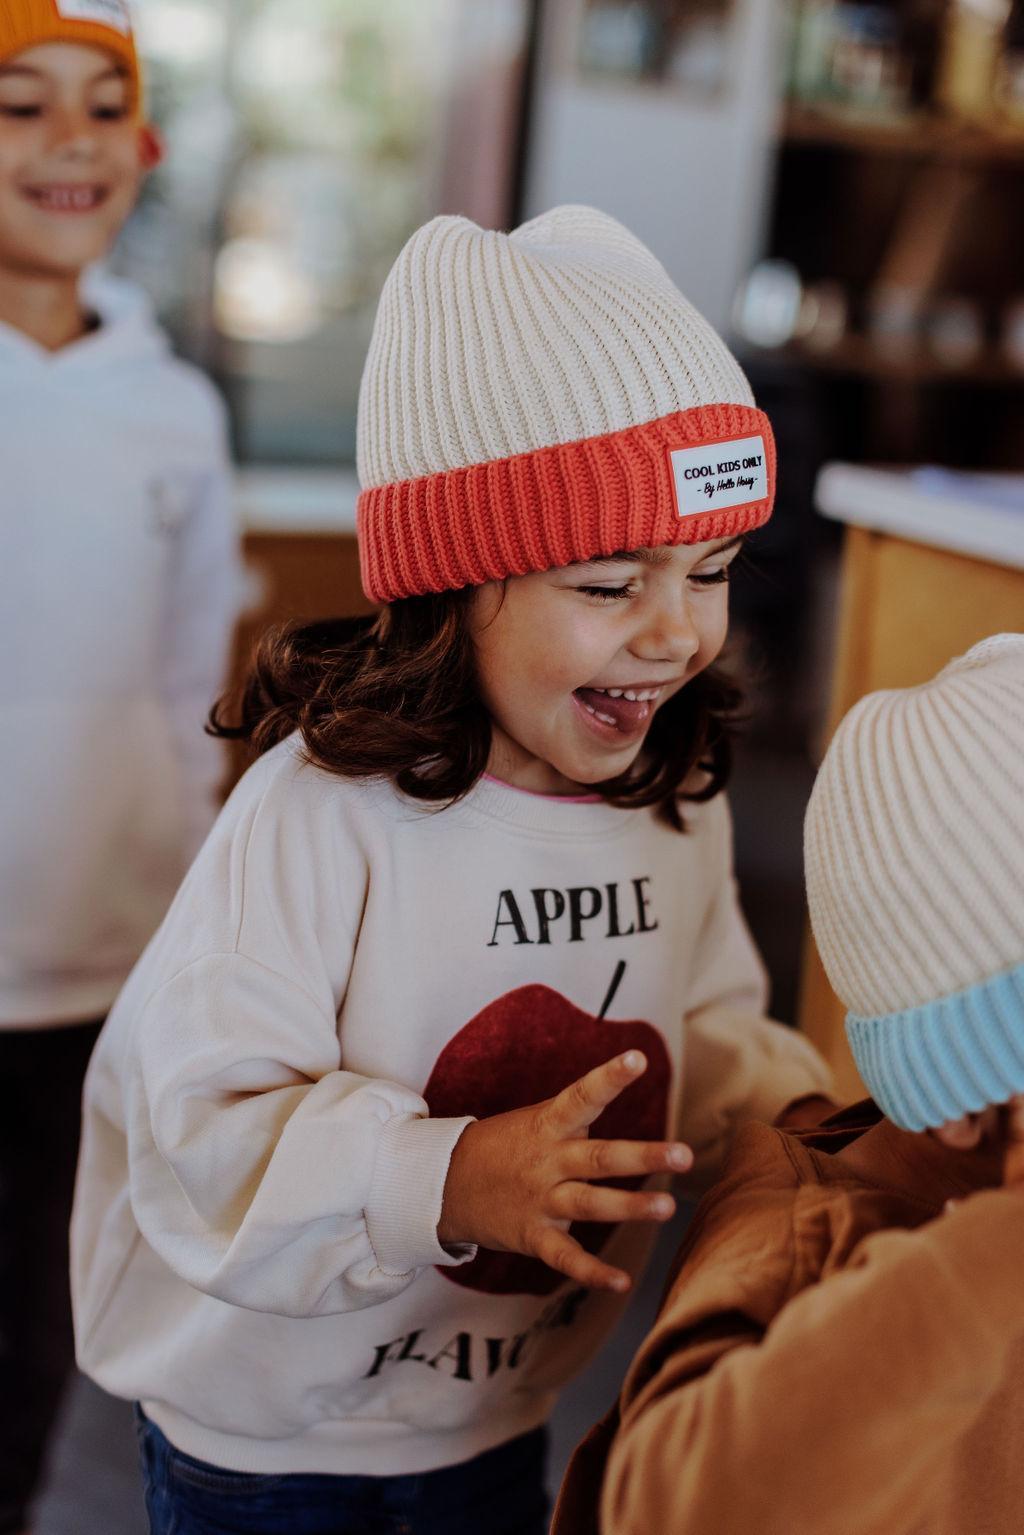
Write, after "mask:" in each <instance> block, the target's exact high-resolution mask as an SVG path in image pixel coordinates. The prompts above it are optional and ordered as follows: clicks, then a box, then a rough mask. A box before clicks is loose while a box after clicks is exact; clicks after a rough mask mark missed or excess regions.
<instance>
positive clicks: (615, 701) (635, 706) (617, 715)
mask: <svg viewBox="0 0 1024 1535" xmlns="http://www.w3.org/2000/svg"><path fill="white" fill-rule="evenodd" d="M576 697H577V698H579V699H581V700H582V701H583V703H585V704H589V705H590V707H591V708H592V709H596V710H597V711H598V713H599V714H606V715H608V717H609V718H610V719H613V720H614V721H615V728H616V730H621V731H624V732H631V731H634V730H639V729H640V727H641V726H642V725H644V724H646V722H647V720H648V719H649V718H650V713H651V705H650V701H649V700H647V699H645V700H644V701H643V702H640V701H639V700H634V699H631V698H609V696H608V694H607V693H599V692H598V690H597V688H577V689H576Z"/></svg>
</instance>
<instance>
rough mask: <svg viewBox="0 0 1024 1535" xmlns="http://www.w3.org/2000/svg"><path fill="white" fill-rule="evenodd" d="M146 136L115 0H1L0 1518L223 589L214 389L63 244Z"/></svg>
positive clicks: (92, 214) (214, 677)
mask: <svg viewBox="0 0 1024 1535" xmlns="http://www.w3.org/2000/svg"><path fill="white" fill-rule="evenodd" d="M159 156H160V149H159V142H158V139H157V137H156V134H155V132H154V131H153V129H152V128H151V127H150V126H149V125H148V124H147V123H146V121H145V116H144V111H143V98H142V88H141V83H140V76H139V66H138V60H137V56H136V51H135V44H134V41H133V37H132V32H131V24H130V17H129V13H128V9H127V6H126V5H125V4H124V3H123V0H0V455H2V463H3V481H2V483H3V501H2V506H3V513H4V517H3V551H2V557H0V607H2V611H3V614H4V617H5V620H6V633H5V636H4V646H5V665H4V670H3V678H2V682H0V722H2V727H3V742H4V746H3V761H4V776H3V792H2V795H0V1076H2V1078H3V1081H4V1083H5V1086H6V1088H7V1092H6V1094H5V1113H4V1116H3V1122H2V1125H0V1336H2V1339H3V1345H4V1346H3V1348H2V1349H0V1399H2V1401H3V1402H4V1407H5V1410H4V1413H3V1428H2V1431H0V1532H4V1535H8V1532H11V1531H21V1530H23V1529H24V1528H25V1527H26V1520H27V1512H26V1510H27V1505H28V1502H29V1499H30V1496H31V1494H32V1492H33V1489H34V1487H35V1484H36V1481H37V1479H38V1474H39V1467H40V1464H41V1459H42V1455H43V1450H44V1447H45V1442H46V1437H47V1433H48V1430H49V1425H50V1423H51V1420H52V1417H53V1414H54V1411H55V1408H56V1404H57V1400H58V1397H59V1393H60V1389H61V1386H62V1383H63V1381H64V1378H65V1376H66V1373H67V1370H68V1367H69V1364H70V1359H71V1352H72V1344H71V1331H70V1317H69V1308H68V1299H67V1281H66V1272H67V1251H66V1248H67V1238H66V1230H67V1221H68V1215H69V1210H70V1199H71V1187H72V1183H73V1178H74V1170H75V1160H76V1155H77V1141H78V1122H79V1100H80V1094H81V1081H82V1076H83V1073H84V1069H85V1065H86V1062H87V1059H88V1055H89V1051H90V1049H91V1046H92V1043H93V1040H94V1039H95V1037H96V1032H97V1029H98V1027H99V1022H100V1020H101V1019H102V1017H103V1015H104V1014H105V1012H106V1010H107V1008H108V1007H109V1005H110V1003H111V1002H112V1001H113V998H114V996H115V995H116V993H117V991H118V990H119V988H120V985H121V983H122V981H123V980H124V978H125V976H126V975H127V973H128V970H129V969H130V968H131V965H132V964H133V963H134V961H135V959H136V958H137V957H138V954H139V953H140V951H141V950H142V948H143V947H144V945H145V943H146V942H147V940H148V938H149V936H150V934H151V932H152V931H153V929H154V928H155V927H156V925H157V923H158V922H159V920H160V918H161V916H162V915H163V912H164V910H165V908H166V906H167V905H168V903H169V901H170V899H171V896H172V895H173V893H174V890H175V888H176V886H177V884H178V882H179V880H180V878H181V875H182V874H183V872H184V870H185V868H186V867H187V863H188V860H189V858H190V856H191V854H192V853H193V852H194V851H195V849H196V847H197V846H198V844H199V842H200V841H201V840H202V838H203V836H204V835H205V832H206V829H207V827H208V825H209V823H210V821H211V820H212V817H213V811H214V803H213V801H214V791H215V789H216V786H217V783H218V780H219V777H220V774H221V771H222V761H221V757H220V751H219V748H218V747H217V746H216V745H215V744H214V743H213V742H211V741H208V740H206V739H205V738H204V735H203V730H202V726H203V720H204V716H205V713H206V710H207V708H208V707H209V702H210V700H211V698H212V697H213V695H214V693H215V692H216V689H217V687H218V685H219V683H220V680H221V675H222V670H223V664H224V660H225V653H226V644H227V639H228V635H229V630H230V627H231V623H232V619H233V615H234V611H235V607H236V597H237V593H238V576H237V563H236V561H237V555H236V547H235V536H234V531H233V525H232V517H231V515H230V495H229V482H228V473H227V455H226V450H225V433H224V419H223V410H222V408H221V405H220V402H219V400H218V399H217V396H216V395H215V393H214V392H213V390H212V389H211V388H210V386H209V385H208V384H207V383H206V381H205V380H204V379H202V378H201V376H200V375H198V374H197V373H195V372H194V371H193V370H192V369H190V368H187V367H185V366H184V365H183V364H182V363H179V362H177V361H176V360H175V359H174V358H173V357H172V356H171V355H170V352H169V348H168V345H167V341H166V338H165V337H164V335H163V333H162V332H161V331H160V329H159V328H158V327H157V325H156V324H155V322H154V320H153V318H152V316H151V314H150V311H149V309H148V306H147V303H146V301H145V299H144V298H143V296H142V295H141V294H140V293H138V292H137V291H136V290H135V289H134V288H133V287H131V286H130V285H128V284H126V283H123V282H116V281H114V280H113V279H111V278H109V277H101V276H98V275H97V274H96V273H94V272H90V271H87V268H90V267H91V266H92V265H93V263H95V262H97V261H98V260H100V259H101V258H102V257H103V256H105V255H106V253H107V252H108V250H109V248H110V246H111V245H112V243H113V241H114V239H115V237H116V236H117V234H118V232H119V230H120V229H121V226H122V225H123V223H124V221H125V219H126V218H127V217H128V215H129V213H130V212H131V209H132V207H133V206H134V203H135V200H136V198H137V196H138V192H139V188H140V186H141V183H142V181H143V179H144V177H145V175H146V174H147V172H148V171H149V170H151V169H152V168H153V166H154V165H155V164H156V163H157V161H158V160H159Z"/></svg>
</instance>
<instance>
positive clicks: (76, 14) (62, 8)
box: [54, 0, 132, 37]
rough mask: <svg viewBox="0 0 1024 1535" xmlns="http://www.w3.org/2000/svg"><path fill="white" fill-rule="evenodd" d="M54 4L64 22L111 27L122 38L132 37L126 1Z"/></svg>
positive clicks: (75, 0)
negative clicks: (86, 22) (90, 22)
mask: <svg viewBox="0 0 1024 1535" xmlns="http://www.w3.org/2000/svg"><path fill="white" fill-rule="evenodd" d="M54 4H55V5H56V7H57V15H58V16H60V17H61V18H62V20H64V21H93V22H95V23H96V24H97V26H100V27H112V28H113V29H114V31H115V32H120V33H121V34H122V35H123V36H124V37H131V35H132V18H131V12H130V11H129V9H128V5H127V0H54Z"/></svg>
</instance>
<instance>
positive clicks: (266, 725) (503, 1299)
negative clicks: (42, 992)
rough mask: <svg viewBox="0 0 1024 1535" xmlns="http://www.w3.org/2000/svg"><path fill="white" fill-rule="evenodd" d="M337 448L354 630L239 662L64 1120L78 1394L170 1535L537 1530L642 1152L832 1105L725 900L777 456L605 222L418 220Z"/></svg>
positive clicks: (639, 1182)
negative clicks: (482, 225) (810, 1104)
mask: <svg viewBox="0 0 1024 1535" xmlns="http://www.w3.org/2000/svg"><path fill="white" fill-rule="evenodd" d="M359 435H360V472H361V477H362V483H363V485H364V491H363V495H362V498H361V502H360V508H359V521H360V545H361V553H362V562H363V573H364V581H365V586H366V589H367V591H368V593H369V594H370V595H371V596H373V597H374V598H376V599H378V600H380V601H381V602H383V603H384V604H385V606H384V608H383V609H382V611H381V613H380V615H379V616H378V617H377V618H376V619H373V620H366V621H358V622H351V623H345V622H329V623H324V624H321V625H315V626H312V627H310V628H307V629H305V630H301V631H299V632H298V633H293V634H290V635H286V636H285V637H283V638H279V639H277V640H276V641H272V642H270V643H269V644H268V645H267V646H266V647H265V648H264V651H263V654H262V656H261V659H260V663H259V666H258V669H257V672H256V676H255V678H254V680H253V681H252V683H251V684H250V686H249V688H248V691H247V694H246V698H245V703H244V708H243V715H242V720H241V723H240V724H239V725H237V726H236V727H234V728H232V727H230V726H222V731H223V733H226V734H233V733H238V734H241V735H243V736H245V737H247V738H250V739H251V740H252V741H253V742H254V744H255V746H256V747H257V748H258V750H259V751H261V752H262V753H263V754H264V755H263V756H262V757H261V760H260V761H259V762H258V763H257V764H256V765H255V766H254V767H253V768H252V769H250V771H249V773H248V774H247V775H246V777H245V778H244V779H243V781H242V783H241V784H240V785H239V787H238V788H237V789H236V791H235V793H234V795H233V796H232V798H231V800H230V802H229V804H228V805H227V807H226V809H225V810H224V812H223V814H222V816H221V818H220V821H219V823H218V825H217V827H216V828H215V830H214V833H213V835H212V837H211V839H210V840H209V841H208V842H207V844H206V846H205V848H204V850H203V852H202V854H201V855H200V857H199V859H198V861H197V862H196V864H195V865H194V866H193V868H192V871H191V873H190V874H189V876H188V878H187V879H186V881H185V884H184V885H183V887H182V889H181V891H180V893H179V895H178V898H177V900H176V903H175V905H174V907H173V909H172V911H171V913H170V915H169V917H168V919H167V921H166V922H165V924H164V926H163V928H162V930H161V931H160V933H159V934H158V936H157V938H156V940H155V941H154V943H153V944H152V945H151V947H150V949H149V951H148V952H147V954H146V956H145V957H144V959H143V960H142V962H141V963H140V965H139V966H138V967H137V969H136V971H135V973H134V975H133V977H132V979H131V980H130V982H129V984H128V986H127V988H126V990H125V991H124V993H123V994H122V997H121V999H120V1001H119V1003H118V1005H117V1007H116V1008H115V1010H114V1013H113V1014H112V1016H111V1019H110V1022H109V1024H108V1026H107V1029H106V1030H105V1032H104V1035H103V1036H102V1039H101V1043H100V1047H99V1050H98V1053H97V1056H96V1058H95V1061H94V1064H93V1067H92V1069H91V1073H90V1078H89V1082H88V1087H87V1095H86V1096H87V1102H86V1117H87V1125H86V1132H85V1140H84V1147H83V1162H82V1171H81V1174H80V1181H79V1188H78V1196H77V1208H76V1214H75V1222H74V1230H73V1245H74V1288H75V1295H76V1313H77V1328H78V1339H79V1353H80V1358H81V1361H82V1364H83V1366H84V1368H86V1369H87V1370H88V1371H89V1372H90V1373H91V1374H92V1375H93V1376H94V1377H95V1378H96V1379H97V1380H98V1381H100V1382H101V1383H102V1384H103V1385H104V1386H105V1387H106V1388H107V1389H108V1390H111V1391H113V1392H115V1393H117V1394H120V1395H123V1396H126V1397H131V1398H134V1399H137V1400H139V1401H140V1414H139V1423H140V1435H141V1442H142V1452H143V1460H144V1467H145V1474H146V1482H147V1498H148V1506H149V1511H150V1519H151V1521H152V1528H153V1530H154V1532H161V1535H169V1532H170V1531H172V1530H173V1531H174V1532H175V1535H193V1532H200V1531H203V1532H205V1531H211V1532H212V1531H214V1530H225V1529H241V1528H244V1529H246V1530H247V1531H260V1532H263V1531H267V1532H269V1531H278V1530H289V1531H298V1530H301V1531H303V1532H307V1531H317V1532H323V1535H326V1532H342V1531H357V1530H358V1531H367V1530H370V1529H380V1530H385V1529H386V1530H396V1531H397V1530H414V1531H417V1532H421V1531H432V1532H433V1531H445V1532H466V1535H468V1532H475V1531H484V1530H486V1531H488V1532H493V1535H501V1532H512V1531H515V1532H525V1531H530V1532H533V1531H537V1532H539V1531H541V1530H543V1529H545V1528H546V1510H545V1498H544V1491H543V1431H542V1425H543V1424H544V1422H545V1420H546V1419H547V1417H548V1416H549V1414H550V1412H551V1409H552V1406H553V1403H554V1401H555V1399H556V1397H557V1395H558V1392H559V1390H560V1388H561V1387H562V1386H563V1385H564V1383H565V1382H566V1381H567V1380H568V1379H569V1378H570V1377H571V1376H572V1375H573V1374H575V1373H576V1372H577V1371H578V1370H579V1369H580V1368H581V1367H582V1366H583V1365H584V1364H585V1363H586V1362H587V1360H588V1359H589V1358H590V1357H591V1355H592V1354H593V1353H594V1352H595V1350H596V1349H597V1347H598V1346H599V1344H600V1342H601V1341H602V1339H603V1338H604V1337H605V1336H606V1335H607V1333H608V1332H609V1331H610V1329H611V1328H612V1326H613V1325H614V1324H615V1321H616V1320H617V1318H618V1316H619V1314H620V1310H621V1306H622V1304H623V1301H622V1292H624V1291H626V1290H627V1289H628V1288H629V1286H630V1284H631V1283H632V1281H633V1280H634V1279H635V1277H636V1276H637V1274H638V1273H639V1272H640V1270H641V1268H642V1266H643V1263H644V1260H645V1257H646V1253H647V1249H648V1247H649V1243H650V1239H651V1237H650V1233H651V1230H652V1227H651V1226H650V1224H649V1223H650V1222H656V1221H659V1220H663V1219H665V1218H666V1217H667V1216H668V1215H670V1214H671V1212H672V1200H671V1198H670V1197H669V1196H668V1195H667V1194H666V1193H664V1192H663V1189H664V1182H665V1177H666V1175H667V1174H670V1173H671V1172H672V1171H673V1170H685V1169H686V1168H687V1167H689V1166H690V1163H691V1160H692V1157H691V1152H690V1150H689V1149H688V1148H687V1147H686V1146H683V1145H681V1144H679V1143H678V1142H676V1141H675V1140H674V1139H668V1140H666V1139H665V1137H666V1136H669V1137H674V1136H675V1134H676V1133H677V1131H676V1127H677V1126H680V1127H681V1132H682V1133H683V1134H684V1135H686V1137H687V1138H688V1140H689V1141H690V1142H692V1144H693V1146H694V1147H695V1148H696V1150H697V1152H698V1153H701V1154H703V1155H705V1156H707V1157H710V1158H713V1157H714V1154H715V1151H716V1149H717V1148H720V1147H721V1146H722V1145H723V1144H724V1141H725V1139H726V1137H727V1136H728V1134H729V1131H730V1129H731V1127H732V1126H733V1125H734V1124H735V1122H736V1121H737V1120H738V1119H739V1118H741V1117H743V1116H747V1115H751V1114H757V1115H760V1116H767V1117H771V1116H772V1115H774V1114H775V1113H777V1112H778V1111H779V1110H780V1109H781V1108H782V1107H783V1106H784V1105H785V1104H786V1103H787V1102H788V1101H790V1100H792V1099H794V1098H796V1097H797V1096H800V1095H804V1094H812V1093H815V1092H817V1091H820V1090H821V1089H823V1088H824V1087H825V1086H826V1084H827V1075H826V1072H825V1070H824V1068H823V1067H822V1065H821V1063H820V1062H819V1060H818V1058H817V1057H816V1056H815V1054H814V1053H813V1051H812V1050H811V1049H810V1048H809V1046H808V1045H807V1044H806V1042H805V1041H803V1040H801V1039H799V1038H798V1037H797V1036H796V1035H794V1034H793V1033H791V1032H790V1031H789V1030H786V1029H783V1028H780V1027H779V1026H777V1025H774V1024H771V1023H769V1022H767V1021H765V1020H764V1019H763V1017H762V1016H761V1009H762V1004H763V982H762V972H761V969H760V966H759V963H758V960H757V958H756V955H755V952H754V950H753V947H752V945H751V942H750V939H749V937H748V935H747V932H746V929H745V927H744V925H743V921H742V918H741V916H740V913H739V910H738V907H737V904H736V899H735V894H734V888H733V879H732V872H731V854H730V831H729V821H728V812H727V809H726V805H725V800H724V797H723V796H722V794H721V793H720V790H721V789H722V786H723V784H724V782H725V778H726V776H727V770H728V760H729V759H728V746H727V735H726V726H725V721H726V716H727V715H728V713H729V711H730V710H731V708H732V707H733V706H734V704H735V701H736V695H735V693H734V691H733V690H732V688H731V687H729V686H728V685H727V684H726V683H725V682H724V681H722V680H721V679H720V678H719V677H717V676H716V674H715V673H714V672H713V671H712V670H710V669H709V668H710V667H711V663H712V662H713V661H714V660H715V657H716V656H717V655H718V653H719V650H720V649H721V647H722V644H723V641H724V639H725V633H726V624H727V597H726V594H727V590H728V587H727V581H728V575H729V569H730V565H731V563H732V561H733V560H734V559H735V557H736V553H737V549H738V547H739V541H740V538H741V537H742V535H743V534H744V533H745V532H746V531H748V530H749V529H751V528H754V527H756V526H758V525H759V524H761V523H763V522H764V521H765V520H766V519H767V517H768V515H769V513H770V509H771V503H772V494H773V481H774V450H773V444H772V437H771V431H770V428H769V425H768V422H767V420H766V418H765V417H764V416H763V415H762V414H761V412H759V411H758V410H756V409H755V408H754V406H753V404H752V401H751V396H750V390H749V386H748V384H747V382H746V380H745V379H744V377H743V375H742V373H741V372H740V369H739V367H738V366H737V364H736V363H735V361H734V360H733V358H732V357H731V356H730V355H729V353H728V351H727V350H726V348H725V346H724V345H723V343H722V341H721V340H720V339H719V337H718V336H717V335H716V334H715V333H714V332H713V331H712V330H711V329H710V327H709V326H708V325H707V324H706V323H705V322H704V321H703V320H702V319H701V318H700V316H699V315H697V314H696V313H695V312H694V310H693V309H692V308H691V307H690V306H689V305H688V304H687V303H686V302H685V300H684V299H683V298H682V297H681V295H680V294H679V293H678V292H677V291H676V289H675V288H674V287H673V285H672V284H671V283H670V281H669V279H668V277H667V276H666V274H665V272H664V271H663V270H662V268H661V267H660V266H659V265H658V263H657V262H656V261H655V260H654V258H653V257H652V256H651V254H650V253H649V252H648V251H647V250H646V249H645V248H644V247H643V246H642V245H641V244H640V243H639V242H638V241H637V240H635V239H634V238H633V237H632V236H631V235H630V234H629V233H628V232H627V231H626V230H625V229H623V228H622V227H621V226H620V225H618V224H617V223H615V222H614V221H613V220H612V219H610V218H607V217H605V216H604V215H602V214H600V213H596V212H594V211H592V210H589V209H581V208H562V209H557V210H555V211H554V212H552V213H550V214H547V215H545V216H544V217H541V218H538V219H535V220H533V221H532V222H531V223H529V224H526V225H524V226H523V227H522V228H521V229H519V230H517V231H515V232H514V233H513V234H511V235H507V236H506V235H503V234H497V233H492V232H489V231H483V230H480V229H478V228H477V227H476V226H475V225H473V224H471V223H469V222H468V221H467V220H465V219H459V218H442V219H436V220H434V221H433V222H432V223H431V224H428V225H427V226H426V227H425V228H424V229H421V230H420V231H419V233H418V234H416V235H415V236H414V237H413V238H412V239H411V240H410V242H409V244H408V245H407V246H406V248H405V250H404V251H403V252H402V254H401V256H400V257H399V260H398V262H397V264H396V266H395V268H394V270H393V272H392V273H391V276H390V277H389V279H388V282H387V284H386V286H385V290H384V294H383V298H382V301H381V306H380V312H379V316H378V320H377V326H376V330H375V333H374V338H373V341H372V344H371V348H370V355H369V359H368V362H367V366H366V372H365V375H364V382H363V391H362V399H361V403H360V424H359ZM684 1084H685V1087H686V1093H685V1101H683V1099H684V1095H683V1094H682V1093H681V1089H682V1088H683V1086H684ZM681 1101H682V1110H681V1107H680V1105H681ZM570 1223H573V1224H572V1225H571V1226H570ZM643 1223H648V1224H647V1225H646V1226H645V1225H644V1224H643Z"/></svg>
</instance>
